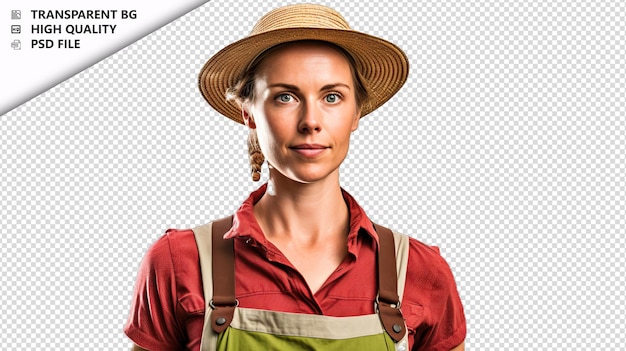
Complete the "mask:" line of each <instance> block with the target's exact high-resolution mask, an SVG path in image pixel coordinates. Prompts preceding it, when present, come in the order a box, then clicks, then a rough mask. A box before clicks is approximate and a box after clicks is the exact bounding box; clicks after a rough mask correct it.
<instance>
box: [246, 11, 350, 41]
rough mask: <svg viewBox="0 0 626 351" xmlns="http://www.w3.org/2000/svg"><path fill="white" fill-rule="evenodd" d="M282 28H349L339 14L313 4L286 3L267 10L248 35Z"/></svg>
mask: <svg viewBox="0 0 626 351" xmlns="http://www.w3.org/2000/svg"><path fill="white" fill-rule="evenodd" d="M282 28H326V29H340V30H351V28H350V26H349V25H348V22H347V21H346V20H345V18H343V16H341V14H340V13H339V12H337V11H335V10H333V9H331V8H328V7H326V6H321V5H314V4H300V5H288V6H284V7H279V8H277V9H274V10H272V11H270V12H268V13H267V14H266V15H265V16H263V17H261V19H260V20H259V21H258V22H257V24H256V25H255V26H254V27H253V28H252V31H251V32H250V35H256V34H260V33H263V32H269V31H272V30H277V29H282Z"/></svg>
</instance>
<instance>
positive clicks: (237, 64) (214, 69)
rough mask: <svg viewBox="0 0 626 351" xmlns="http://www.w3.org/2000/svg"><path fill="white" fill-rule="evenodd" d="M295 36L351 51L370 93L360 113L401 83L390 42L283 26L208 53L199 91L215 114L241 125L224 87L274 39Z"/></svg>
mask: <svg viewBox="0 0 626 351" xmlns="http://www.w3.org/2000/svg"><path fill="white" fill-rule="evenodd" d="M300 40H319V41H327V42H330V43H332V44H335V45H338V46H340V47H342V48H343V49H345V50H346V51H347V52H349V53H350V54H351V55H352V56H353V58H354V60H355V63H356V65H357V67H356V68H357V70H359V72H360V73H361V75H362V76H363V77H364V79H365V80H366V83H365V84H366V85H367V88H368V90H369V92H370V98H369V100H368V101H367V103H366V104H365V106H363V109H362V110H361V117H363V116H365V115H367V114H369V113H370V112H372V111H374V110H375V109H377V108H378V107H380V106H381V105H382V104H384V103H385V102H386V101H387V100H389V99H390V98H391V97H392V96H393V95H394V94H395V93H396V92H397V91H398V90H400V88H401V87H402V85H403V84H404V83H405V82H406V79H407V76H408V72H409V63H408V59H407V57H406V55H405V54H404V52H403V51H402V50H401V49H400V48H398V47H397V46H396V45H394V44H393V43H391V42H388V41H386V40H383V39H381V38H378V37H375V36H372V35H369V34H366V33H361V32H358V31H354V30H342V29H326V28H283V29H277V30H273V31H269V32H263V33H260V34H256V35H251V36H248V37H246V38H243V39H241V40H238V41H236V42H234V43H232V44H230V45H228V46H226V47H225V48H223V49H222V50H220V51H219V52H217V53H216V54H215V55H214V56H213V57H211V58H210V59H209V60H208V61H207V62H206V63H205V65H204V66H203V67H202V70H201V71H200V76H199V86H200V91H201V92H202V96H204V98H205V99H206V101H207V102H208V103H209V104H210V105H211V106H212V107H213V108H214V109H215V110H217V111H218V112H219V113H221V114H222V115H224V116H226V117H228V118H230V119H232V120H233V121H235V122H237V123H241V124H243V119H242V116H241V109H240V107H239V106H238V105H237V104H236V103H235V102H234V101H227V100H226V92H227V90H228V89H229V88H231V87H232V86H233V85H234V84H235V83H236V80H237V79H239V76H240V75H241V74H242V72H243V71H244V70H245V69H246V68H247V66H248V64H249V63H250V62H251V61H252V60H253V59H254V58H256V57H257V56H258V55H260V54H261V53H262V52H263V51H265V50H267V49H269V48H271V47H273V46H276V45H278V44H282V43H287V42H293V41H300Z"/></svg>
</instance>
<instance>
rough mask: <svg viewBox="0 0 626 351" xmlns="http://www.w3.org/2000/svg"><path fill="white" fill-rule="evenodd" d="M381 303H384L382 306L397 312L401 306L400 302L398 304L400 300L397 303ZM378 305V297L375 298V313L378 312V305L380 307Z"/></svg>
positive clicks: (379, 302)
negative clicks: (384, 305)
mask: <svg viewBox="0 0 626 351" xmlns="http://www.w3.org/2000/svg"><path fill="white" fill-rule="evenodd" d="M382 303H384V304H386V305H388V306H389V307H391V308H394V309H396V310H399V309H400V307H401V306H402V302H400V300H398V302H386V301H383V302H382ZM380 304H381V301H380V296H376V311H378V305H380Z"/></svg>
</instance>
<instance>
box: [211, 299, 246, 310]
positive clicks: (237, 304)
mask: <svg viewBox="0 0 626 351" xmlns="http://www.w3.org/2000/svg"><path fill="white" fill-rule="evenodd" d="M209 307H211V309H213V310H214V309H216V308H218V307H239V300H237V299H235V304H234V305H223V306H222V305H220V306H216V305H215V304H214V303H213V299H211V301H209Z"/></svg>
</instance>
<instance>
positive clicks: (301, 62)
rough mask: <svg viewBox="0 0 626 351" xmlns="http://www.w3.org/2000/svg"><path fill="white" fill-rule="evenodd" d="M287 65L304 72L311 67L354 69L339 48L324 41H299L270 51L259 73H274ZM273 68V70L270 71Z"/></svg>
mask: <svg viewBox="0 0 626 351" xmlns="http://www.w3.org/2000/svg"><path fill="white" fill-rule="evenodd" d="M285 65H289V66H291V68H299V70H303V68H304V67H307V66H309V65H312V66H315V65H318V66H319V65H326V66H332V68H333V70H334V71H337V70H339V71H341V70H347V72H348V73H350V72H352V70H353V69H354V68H353V67H352V63H351V62H350V60H349V59H348V57H347V56H346V54H345V53H344V52H343V51H342V50H341V49H340V48H338V47H337V46H335V45H333V44H331V43H327V42H322V41H297V42H292V43H286V44H281V45H278V46H276V47H274V48H272V49H269V50H268V51H267V52H266V53H265V54H264V55H263V58H262V59H261V61H260V62H259V66H258V71H259V73H266V74H267V73H273V72H277V71H276V70H277V69H278V70H280V69H281V68H285ZM268 68H271V69H268ZM319 73H323V72H319Z"/></svg>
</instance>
